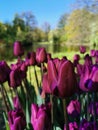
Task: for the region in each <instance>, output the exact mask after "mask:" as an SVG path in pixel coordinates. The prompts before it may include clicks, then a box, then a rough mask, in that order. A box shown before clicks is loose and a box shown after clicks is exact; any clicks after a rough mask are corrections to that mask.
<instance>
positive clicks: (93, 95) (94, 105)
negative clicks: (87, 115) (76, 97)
mask: <svg viewBox="0 0 98 130" xmlns="http://www.w3.org/2000/svg"><path fill="white" fill-rule="evenodd" d="M92 100H93V111H94V115H93V118H94V122H96V102H95V92H93V93H92Z"/></svg>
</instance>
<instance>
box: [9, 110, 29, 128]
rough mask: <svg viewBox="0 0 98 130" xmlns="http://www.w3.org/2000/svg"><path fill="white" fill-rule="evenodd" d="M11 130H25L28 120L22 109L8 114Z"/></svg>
mask: <svg viewBox="0 0 98 130" xmlns="http://www.w3.org/2000/svg"><path fill="white" fill-rule="evenodd" d="M8 121H9V126H10V130H24V129H25V127H26V119H25V116H24V113H23V111H22V109H15V110H11V111H9V112H8Z"/></svg>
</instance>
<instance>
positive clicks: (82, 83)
mask: <svg viewBox="0 0 98 130" xmlns="http://www.w3.org/2000/svg"><path fill="white" fill-rule="evenodd" d="M89 76H90V69H89V67H88V66H87V65H85V66H84V68H83V70H82V72H81V75H80V81H79V87H80V89H81V90H83V91H89V89H88V88H87V86H86V82H87V80H88V79H89Z"/></svg>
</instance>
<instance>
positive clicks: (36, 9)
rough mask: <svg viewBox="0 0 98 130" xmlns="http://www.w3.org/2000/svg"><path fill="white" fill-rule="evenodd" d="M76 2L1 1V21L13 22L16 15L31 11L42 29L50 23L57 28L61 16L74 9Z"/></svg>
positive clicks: (64, 0) (66, 0)
mask: <svg viewBox="0 0 98 130" xmlns="http://www.w3.org/2000/svg"><path fill="white" fill-rule="evenodd" d="M74 1H75V0H0V21H1V22H3V23H4V22H12V20H13V19H14V16H15V14H16V13H18V14H21V13H22V12H29V11H31V12H32V13H33V14H34V16H35V18H36V20H37V22H38V26H39V27H41V26H42V25H43V23H45V22H48V23H49V24H50V25H51V27H52V28H55V27H56V26H57V23H58V21H59V19H60V16H61V15H63V14H64V13H68V12H70V11H71V9H72V6H71V5H72V4H73V3H74Z"/></svg>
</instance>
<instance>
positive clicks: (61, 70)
mask: <svg viewBox="0 0 98 130" xmlns="http://www.w3.org/2000/svg"><path fill="white" fill-rule="evenodd" d="M45 82H46V83H45ZM46 90H47V91H49V93H52V94H54V95H56V96H59V97H62V98H65V97H69V96H71V95H72V94H73V93H74V92H75V90H76V75H75V72H74V66H73V64H72V63H71V62H70V61H69V60H66V59H64V58H63V59H61V60H59V59H57V58H56V59H53V60H49V61H48V67H47V74H44V76H43V91H46ZM50 91H51V92H50ZM46 93H47V92H46Z"/></svg>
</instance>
